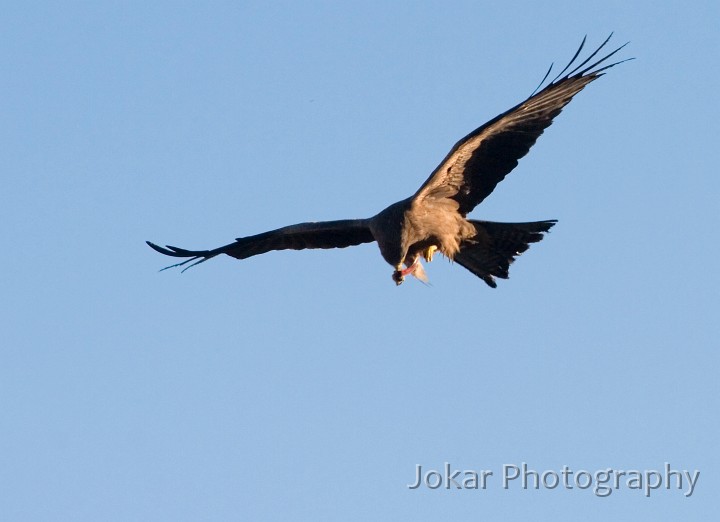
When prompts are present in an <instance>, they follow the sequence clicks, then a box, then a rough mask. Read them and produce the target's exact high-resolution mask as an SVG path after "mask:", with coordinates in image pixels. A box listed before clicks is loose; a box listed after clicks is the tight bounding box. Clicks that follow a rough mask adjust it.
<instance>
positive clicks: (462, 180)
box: [415, 35, 627, 215]
mask: <svg viewBox="0 0 720 522" xmlns="http://www.w3.org/2000/svg"><path fill="white" fill-rule="evenodd" d="M611 36H612V35H610V36H609V37H608V38H607V39H606V40H605V41H604V42H603V44H602V45H601V46H600V47H598V49H596V50H595V51H594V52H593V53H592V54H590V56H589V57H587V58H586V59H585V60H584V61H582V63H580V64H578V65H575V62H576V60H577V58H578V56H579V55H580V52H581V51H582V49H583V47H584V44H585V39H583V41H582V43H581V45H580V48H579V49H578V50H577V52H576V53H575V56H573V58H572V60H571V61H570V63H568V65H567V66H566V67H565V68H564V69H563V70H562V71H561V72H560V74H558V75H557V77H555V79H553V80H552V81H551V82H550V83H549V84H548V85H546V86H545V87H544V88H542V89H541V90H540V91H539V92H537V93H536V94H533V95H531V96H530V97H529V98H528V99H527V100H525V101H524V102H522V103H520V104H518V105H516V106H515V107H513V108H512V109H510V110H508V111H507V112H505V113H503V114H501V115H499V116H497V117H496V118H494V119H492V120H491V121H489V122H488V123H486V124H485V125H483V126H482V127H480V128H478V129H476V130H474V131H473V132H471V133H470V134H468V135H467V136H465V137H464V138H463V139H461V140H460V141H459V142H458V143H456V144H455V146H454V147H453V148H452V150H451V151H450V152H449V153H448V155H447V156H446V157H445V159H444V160H443V161H442V163H440V165H439V166H438V167H437V168H436V169H435V170H434V171H433V173H432V174H431V175H430V177H429V178H428V180H427V181H426V182H425V183H424V184H423V186H422V187H421V188H420V190H418V192H417V193H416V195H415V198H416V200H422V199H423V198H448V199H452V200H454V201H456V202H457V205H458V210H459V212H460V213H461V214H463V215H465V214H467V213H468V212H470V211H471V210H472V209H473V208H474V207H475V206H476V205H478V204H479V203H480V202H481V201H483V200H484V199H485V198H486V197H487V196H488V195H489V194H490V193H491V192H492V191H493V190H494V189H495V186H496V185H497V184H498V183H499V182H500V181H502V180H503V179H504V178H505V176H506V175H507V174H508V173H509V172H510V171H512V170H513V169H514V168H515V167H516V166H517V164H518V160H519V159H520V158H522V157H523V156H525V155H526V154H527V153H528V151H529V150H530V147H532V146H533V144H534V143H535V141H536V140H537V139H538V138H539V137H540V135H541V134H542V133H543V131H544V130H545V129H546V128H547V127H549V126H550V124H552V122H553V119H554V118H555V117H556V116H557V115H558V114H560V111H561V110H562V109H563V107H565V105H567V104H568V103H569V102H570V100H571V99H572V98H573V96H575V95H576V94H577V93H578V92H580V91H581V90H582V89H583V88H584V87H585V86H586V85H587V84H589V83H590V82H592V81H593V80H596V79H597V78H599V77H600V76H602V74H603V71H605V70H607V69H609V68H610V67H613V66H614V65H617V64H618V63H622V62H615V63H611V64H609V65H602V64H604V63H605V62H606V61H607V60H608V59H609V58H610V57H611V56H613V55H614V54H615V53H617V52H618V51H619V50H620V49H622V48H623V47H624V46H625V45H627V44H625V45H623V46H621V47H619V48H618V49H615V50H614V51H612V52H611V53H609V54H607V55H605V56H604V57H602V58H600V59H596V60H595V61H594V62H592V60H593V59H594V58H595V57H596V55H597V54H598V53H599V52H600V50H601V49H602V48H603V47H604V46H605V45H606V44H607V43H608V41H609V40H610V37H611ZM623 61H626V60H623ZM590 62H592V63H591V65H587V64H588V63H590ZM550 70H552V67H551V69H550ZM550 70H548V73H547V74H546V76H545V79H547V77H548V76H549V74H550ZM545 79H543V82H541V84H540V86H542V84H543V83H544V82H545ZM538 88H539V87H538Z"/></svg>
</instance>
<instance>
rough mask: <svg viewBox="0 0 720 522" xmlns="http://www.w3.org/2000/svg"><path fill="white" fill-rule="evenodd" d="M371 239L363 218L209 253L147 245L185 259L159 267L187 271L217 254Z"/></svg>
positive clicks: (242, 241)
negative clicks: (180, 267)
mask: <svg viewBox="0 0 720 522" xmlns="http://www.w3.org/2000/svg"><path fill="white" fill-rule="evenodd" d="M372 241H375V238H374V237H373V235H372V232H370V228H369V227H368V224H367V221H366V220H364V219H344V220H340V221H321V222H317V223H300V224H298V225H290V226H288V227H283V228H279V229H277V230H271V231H269V232H264V233H262V234H257V235H255V236H247V237H240V238H237V239H236V240H235V241H234V242H233V243H230V244H229V245H225V246H221V247H219V248H215V249H213V250H185V249H184V248H178V247H173V246H170V245H167V247H166V248H163V247H161V246H158V245H156V244H154V243H151V242H150V241H147V244H148V245H149V246H150V247H151V248H152V249H154V250H156V251H157V252H160V253H161V254H165V255H166V256H172V257H185V258H188V259H186V260H185V261H182V262H180V263H177V264H174V265H170V266H168V267H165V268H163V270H166V269H168V268H173V267H176V266H183V265H185V264H187V263H191V264H190V265H189V266H187V267H186V268H185V270H187V269H188V268H190V267H192V266H195V265H197V264H200V263H203V262H205V261H207V260H208V259H212V258H213V257H215V256H217V255H220V254H227V255H229V256H232V257H234V258H236V259H246V258H248V257H252V256H257V255H260V254H264V253H266V252H270V251H271V250H288V249H289V250H304V249H306V248H345V247H349V246H355V245H359V244H361V243H371V242H372Z"/></svg>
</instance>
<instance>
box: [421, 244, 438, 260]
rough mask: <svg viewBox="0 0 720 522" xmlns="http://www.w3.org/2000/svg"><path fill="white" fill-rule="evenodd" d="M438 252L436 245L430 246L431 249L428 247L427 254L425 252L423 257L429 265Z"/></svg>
mask: <svg viewBox="0 0 720 522" xmlns="http://www.w3.org/2000/svg"><path fill="white" fill-rule="evenodd" d="M436 250H437V247H436V246H435V245H430V246H429V247H427V250H425V252H423V257H424V258H425V261H427V262H428V263H429V262H430V261H432V259H433V254H434V253H435V251H436Z"/></svg>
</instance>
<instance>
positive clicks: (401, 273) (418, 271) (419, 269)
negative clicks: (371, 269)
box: [392, 258, 428, 286]
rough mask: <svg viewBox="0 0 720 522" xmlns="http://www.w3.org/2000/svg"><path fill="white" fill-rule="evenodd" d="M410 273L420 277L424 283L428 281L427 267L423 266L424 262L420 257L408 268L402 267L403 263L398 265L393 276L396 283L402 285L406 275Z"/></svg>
mask: <svg viewBox="0 0 720 522" xmlns="http://www.w3.org/2000/svg"><path fill="white" fill-rule="evenodd" d="M409 275H411V276H414V277H416V278H418V279H419V280H420V281H422V282H423V283H427V282H428V278H427V275H426V274H425V269H424V268H423V266H422V263H420V258H417V259H415V261H413V263H412V264H411V265H410V266H409V267H407V268H402V265H398V266H397V267H396V269H395V271H394V272H393V275H392V278H393V281H395V284H396V285H398V286H400V285H401V284H402V283H403V281H405V277H407V276H409Z"/></svg>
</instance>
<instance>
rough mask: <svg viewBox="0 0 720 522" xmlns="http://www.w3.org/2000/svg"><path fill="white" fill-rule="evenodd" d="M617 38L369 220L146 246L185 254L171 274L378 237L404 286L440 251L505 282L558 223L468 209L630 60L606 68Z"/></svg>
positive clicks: (491, 280)
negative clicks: (588, 91) (203, 245)
mask: <svg viewBox="0 0 720 522" xmlns="http://www.w3.org/2000/svg"><path fill="white" fill-rule="evenodd" d="M611 37H612V34H611V35H610V36H608V38H607V39H606V40H605V41H604V42H603V43H602V44H601V45H600V47H598V48H597V49H596V50H595V51H594V52H592V53H591V54H590V55H589V56H588V57H587V58H585V60H583V61H582V62H581V63H579V64H577V65H576V64H575V63H576V61H577V60H578V56H579V55H580V53H581V51H582V49H583V47H584V45H585V41H586V38H583V41H582V43H581V44H580V47H579V48H578V50H577V52H576V53H575V55H574V56H573V58H572V59H571V60H570V62H569V63H568V65H567V66H566V67H565V68H564V69H563V70H562V71H561V72H560V73H559V74H558V75H557V76H556V77H555V78H554V79H553V80H551V81H550V82H549V83H547V84H545V82H546V80H547V79H548V77H549V75H550V72H551V71H552V65H551V66H550V69H548V72H547V73H546V74H545V77H544V78H543V80H542V81H541V82H540V85H539V86H538V88H537V89H535V92H533V94H531V95H530V97H529V98H527V99H526V100H524V101H523V102H521V103H519V104H518V105H516V106H515V107H513V108H511V109H510V110H508V111H506V112H504V113H502V114H500V115H499V116H497V117H495V118H493V119H492V120H490V121H489V122H487V123H486V124H485V125H483V126H482V127H479V128H478V129H476V130H474V131H472V132H471V133H470V134H468V135H467V136H465V137H464V138H462V139H461V140H460V141H458V142H457V143H456V144H455V146H453V148H452V149H451V150H450V152H449V153H448V154H447V156H445V159H443V160H442V162H441V163H440V165H438V166H437V168H436V169H435V170H434V171H433V172H432V174H430V177H429V178H428V179H427V181H425V183H423V185H422V186H421V187H420V188H419V189H418V191H417V192H415V194H413V195H412V196H410V197H409V198H407V199H404V200H402V201H398V202H397V203H393V204H392V205H390V206H389V207H387V208H386V209H384V210H382V211H381V212H380V213H378V214H377V215H375V216H373V217H371V218H366V219H345V220H339V221H323V222H311V223H300V224H297V225H290V226H287V227H283V228H279V229H277V230H271V231H269V232H264V233H262V234H257V235H254V236H247V237H240V238H237V239H236V240H235V241H233V242H232V243H230V244H228V245H225V246H221V247H218V248H215V249H212V250H186V249H184V248H178V247H173V246H169V245H168V246H167V247H166V248H163V247H160V246H158V245H156V244H154V243H151V242H150V241H148V242H147V244H148V245H149V246H150V247H152V248H153V249H154V250H156V251H158V252H160V253H161V254H165V255H167V256H172V257H179V258H187V259H186V260H185V261H182V262H180V263H177V264H174V265H171V266H168V267H166V268H164V269H163V270H165V269H167V268H173V267H178V266H183V265H186V264H188V263H189V265H188V266H187V267H186V268H185V269H184V270H187V268H190V267H192V266H195V265H197V264H199V263H203V262H205V261H207V260H208V259H212V258H213V257H215V256H218V255H220V254H227V255H229V256H231V257H234V258H236V259H247V258H249V257H252V256H257V255H260V254H265V253H266V252H270V251H272V250H287V249H292V250H302V249H306V248H345V247H349V246H355V245H359V244H361V243H371V242H373V241H377V243H378V246H379V247H380V254H381V255H382V257H383V258H384V259H385V261H387V262H388V263H389V264H390V265H391V266H392V267H393V273H392V279H393V281H395V283H396V284H398V285H400V284H401V283H402V282H403V281H404V280H405V278H406V277H407V276H410V275H412V276H414V277H416V278H418V279H420V280H421V281H424V282H426V281H427V277H426V275H425V270H424V268H423V266H422V264H421V261H420V260H421V258H422V259H425V261H427V262H430V261H431V260H432V258H433V254H434V253H436V252H440V253H441V254H442V255H444V256H445V257H446V258H448V259H450V260H452V261H454V262H456V263H458V264H459V265H461V266H463V267H465V268H466V269H468V270H469V271H470V272H472V273H473V274H475V275H476V276H478V277H479V278H480V279H482V280H483V281H485V283H487V284H488V285H489V286H490V287H492V288H495V287H496V286H497V283H496V281H495V278H496V277H499V278H502V279H507V278H508V270H509V267H510V264H511V263H512V262H513V261H514V260H515V257H516V256H518V255H519V254H521V253H523V252H524V251H526V250H527V249H528V247H529V245H530V244H531V243H537V242H538V241H540V240H541V239H542V238H543V234H545V233H546V232H548V231H549V230H550V228H552V226H553V225H555V223H556V222H557V221H556V220H545V221H535V222H528V223H497V222H492V221H481V220H475V219H468V218H467V215H468V213H469V212H470V211H472V210H473V209H474V208H475V207H476V206H477V205H478V204H480V203H481V202H482V201H483V200H484V199H485V198H486V197H488V196H489V195H490V194H491V193H492V191H493V190H494V189H495V186H496V185H497V184H498V183H500V182H501V181H502V180H503V179H504V178H505V176H506V175H507V174H508V173H510V171H512V170H513V169H514V168H515V167H516V166H517V164H518V160H519V159H520V158H522V157H523V156H525V155H526V154H527V153H528V151H529V150H530V147H532V146H533V144H534V143H535V141H536V140H537V139H538V138H539V137H540V135H541V134H542V133H543V131H544V130H545V129H546V128H547V127H549V126H550V124H552V122H553V119H554V118H555V117H556V116H557V115H558V114H560V111H561V110H562V109H563V107H565V105H567V104H568V103H569V102H570V100H571V99H572V98H573V96H575V95H576V94H577V93H578V92H580V91H581V90H582V89H583V88H584V87H585V86H586V85H588V84H589V83H590V82H592V81H594V80H596V79H598V78H599V77H600V76H602V75H603V74H604V72H603V71H606V70H607V69H609V68H610V67H613V66H615V65H617V64H619V63H622V62H624V61H627V60H622V61H617V62H614V63H610V64H607V61H608V60H609V59H610V57H612V56H614V55H615V54H616V53H617V52H618V51H620V49H622V48H623V47H625V45H627V43H626V44H625V45H622V46H621V47H619V48H617V49H615V50H614V51H612V52H610V53H608V54H606V55H604V56H603V57H601V58H596V56H597V55H598V53H600V51H601V50H602V49H603V48H604V47H605V45H606V44H607V43H608V41H609V40H610V38H611ZM593 60H594V61H593ZM588 63H590V65H588Z"/></svg>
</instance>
